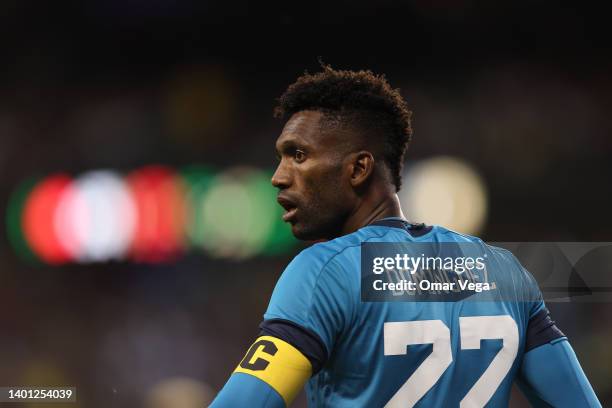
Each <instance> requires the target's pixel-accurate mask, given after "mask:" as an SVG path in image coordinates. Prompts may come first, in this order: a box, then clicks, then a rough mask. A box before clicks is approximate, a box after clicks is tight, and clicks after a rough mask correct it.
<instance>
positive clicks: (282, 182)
mask: <svg viewBox="0 0 612 408" xmlns="http://www.w3.org/2000/svg"><path fill="white" fill-rule="evenodd" d="M270 181H271V182H272V185H273V186H274V187H276V188H278V189H281V190H282V189H285V188H287V187H289V185H290V184H291V180H290V177H289V172H288V171H287V169H286V168H285V166H284V165H283V162H282V161H281V162H280V163H279V164H278V167H277V168H276V171H275V172H274V174H273V175H272V179H271V180H270Z"/></svg>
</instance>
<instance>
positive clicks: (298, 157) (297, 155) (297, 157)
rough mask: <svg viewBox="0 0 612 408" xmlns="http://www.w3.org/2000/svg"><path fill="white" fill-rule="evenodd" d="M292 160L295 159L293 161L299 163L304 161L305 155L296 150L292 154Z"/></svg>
mask: <svg viewBox="0 0 612 408" xmlns="http://www.w3.org/2000/svg"><path fill="white" fill-rule="evenodd" d="M293 158H294V159H295V161H297V162H300V163H301V162H303V161H304V160H306V153H304V152H303V151H302V150H296V151H295V153H294V154H293Z"/></svg>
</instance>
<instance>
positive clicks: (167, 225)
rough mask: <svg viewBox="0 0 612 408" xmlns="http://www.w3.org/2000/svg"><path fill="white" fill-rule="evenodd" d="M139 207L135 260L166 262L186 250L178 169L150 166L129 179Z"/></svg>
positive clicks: (132, 255)
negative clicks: (176, 172)
mask: <svg viewBox="0 0 612 408" xmlns="http://www.w3.org/2000/svg"><path fill="white" fill-rule="evenodd" d="M127 184H128V186H129V188H130V189H131V192H132V195H133V197H134V202H135V205H136V228H135V231H134V237H133V241H132V246H131V251H130V252H131V257H132V258H133V259H134V260H136V261H141V262H152V263H156V262H164V261H167V260H170V259H172V258H174V257H175V256H176V255H178V253H179V252H181V250H182V249H183V244H184V223H185V206H184V191H183V186H182V182H181V179H180V178H179V177H178V176H176V174H175V172H174V170H172V169H169V168H167V167H163V166H147V167H144V168H142V169H139V170H136V171H134V172H133V173H131V174H130V175H129V176H128V177H127Z"/></svg>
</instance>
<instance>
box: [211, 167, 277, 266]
mask: <svg viewBox="0 0 612 408" xmlns="http://www.w3.org/2000/svg"><path fill="white" fill-rule="evenodd" d="M267 180H268V178H267V175H266V174H265V173H263V172H262V171H260V170H255V169H247V168H236V169H231V170H229V171H227V172H225V173H223V174H220V175H219V176H217V177H216V178H215V180H214V181H213V185H212V186H211V187H210V189H209V190H208V192H207V193H206V194H205V196H204V198H203V200H202V213H203V228H204V230H205V231H208V233H207V235H206V239H205V240H204V242H203V243H204V247H205V248H206V249H207V250H208V251H209V252H210V253H211V254H213V255H216V256H221V257H236V258H245V257H249V256H253V255H255V254H257V253H260V252H261V251H263V249H264V248H265V247H266V245H267V242H268V239H269V237H270V235H272V233H273V230H274V224H275V219H274V218H275V215H276V211H275V209H274V204H275V203H274V201H273V199H272V200H271V199H270V197H269V195H268V192H267V191H268V190H266V189H262V186H263V185H264V182H265V183H267V182H268V181H267Z"/></svg>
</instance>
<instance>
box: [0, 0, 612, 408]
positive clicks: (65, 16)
mask: <svg viewBox="0 0 612 408" xmlns="http://www.w3.org/2000/svg"><path fill="white" fill-rule="evenodd" d="M606 19H607V14H606V13H605V12H604V10H598V9H596V8H594V7H591V6H587V5H581V6H577V5H575V4H573V5H562V4H557V3H553V2H546V1H532V2H514V1H497V2H493V3H491V2H477V1H468V0H466V1H412V2H403V3H400V2H391V1H379V2H348V1H346V2H334V3H314V2H313V3H296V4H291V3H288V2H269V3H267V4H265V5H260V4H255V3H246V2H242V1H233V2H195V1H194V2H173V1H169V0H155V1H143V0H130V1H118V0H107V1H83V2H74V3H70V2H36V1H5V2H2V4H1V5H0V34H1V35H0V46H1V50H2V64H1V66H0V206H2V210H3V211H4V210H5V209H6V203H7V201H8V198H9V196H10V194H11V192H12V191H13V189H14V188H15V187H16V186H17V185H18V184H19V183H20V182H21V181H22V180H24V179H26V178H27V177H30V176H33V175H46V174H51V173H54V172H57V171H67V172H69V173H71V174H74V175H78V174H80V173H82V172H85V171H88V170H91V169H97V168H113V169H116V170H118V171H120V172H128V171H130V170H133V169H136V168H138V167H140V166H144V165H147V164H151V163H162V164H166V165H169V166H174V167H180V166H184V165H189V164H207V165H213V166H216V167H217V168H220V169H226V168H232V167H234V166H238V165H249V166H255V167H259V168H262V169H272V168H273V166H274V165H275V161H274V152H273V142H274V140H275V138H276V137H277V135H278V134H279V132H280V129H281V128H282V122H279V121H278V120H276V119H274V118H273V117H272V109H273V107H274V105H275V98H277V97H278V96H279V95H280V94H281V93H282V92H283V90H284V89H285V87H286V86H287V85H288V84H290V83H291V82H293V80H295V78H296V77H297V76H299V75H300V74H301V73H303V72H304V70H306V69H307V70H309V71H316V70H317V69H318V66H319V63H318V58H319V57H321V58H322V59H323V61H325V62H326V63H329V64H331V65H332V66H334V67H336V68H343V69H371V70H373V71H375V72H378V73H384V74H385V75H386V76H387V78H388V79H389V80H390V82H391V84H392V85H393V86H394V87H399V88H400V89H401V92H402V95H403V96H404V97H405V98H406V100H407V101H408V103H409V105H410V107H411V108H412V109H413V111H414V123H413V125H414V129H415V134H414V141H413V144H412V146H411V148H410V150H409V152H408V155H407V164H410V163H415V162H418V161H419V160H423V159H427V158H430V157H434V156H439V155H446V156H452V157H455V158H459V159H461V160H463V161H465V162H467V163H469V164H470V165H471V166H472V167H473V168H474V169H475V170H476V171H477V172H478V173H479V174H480V176H481V177H482V178H483V180H484V183H485V185H486V190H487V192H488V193H487V194H488V214H487V217H486V223H485V224H484V226H483V228H481V230H480V231H479V235H480V236H481V237H483V238H484V239H486V240H488V241H612V234H611V232H610V231H612V218H611V217H610V216H609V214H608V211H609V209H610V207H611V206H612V194H611V193H612V192H611V187H610V175H611V174H612V164H611V161H610V158H611V152H612V137H611V136H612V135H611V133H612V121H611V120H610V115H609V112H608V111H609V107H610V106H612V104H611V102H612V101H611V95H612V93H611V91H612V81H611V79H610V75H609V73H610V72H611V68H612V64H611V63H612V56H611V53H610V49H609V40H610V38H609V36H608V33H607V30H606V25H607V24H606V23H607V21H606ZM185 90H187V91H185ZM189 90H192V91H193V94H192V93H189V92H188V91H189ZM424 221H427V220H424ZM0 242H1V243H2V246H1V247H0V281H1V282H2V283H1V284H0V302H2V303H1V304H2V308H0V322H2V330H1V331H0V359H1V361H2V364H0V385H27V384H32V385H35V384H37V385H43V384H48V385H51V384H64V385H66V384H70V385H74V386H76V387H77V388H78V397H79V402H78V403H77V404H72V405H70V406H71V407H77V406H78V407H135V406H142V405H144V404H145V401H146V399H147V398H153V397H151V395H153V394H154V392H160V391H159V389H160V388H159V387H156V384H159V383H160V382H162V381H167V380H168V379H172V378H181V379H182V380H180V381H178V382H177V383H179V385H180V386H181V387H185V388H180V387H179V386H176V387H179V388H175V389H174V391H173V390H170V391H167V390H166V394H168V395H173V396H174V398H178V397H177V396H176V395H178V394H180V395H182V396H183V397H184V396H185V395H188V394H189V392H193V393H195V394H194V395H195V396H194V397H193V398H192V400H190V401H192V402H193V401H198V398H205V397H198V396H197V395H199V394H198V392H200V393H205V392H213V393H214V392H215V391H216V390H217V389H219V388H220V387H221V386H222V384H223V382H224V381H225V379H226V378H227V377H228V375H229V374H230V372H231V370H232V369H233V367H234V366H235V364H236V363H237V361H238V360H239V359H240V358H241V356H242V353H243V352H244V351H245V350H246V348H247V347H248V345H249V344H250V342H251V341H252V339H253V338H254V336H255V335H256V333H257V325H258V323H259V321H260V320H261V316H262V314H263V312H264V310H265V307H266V305H267V301H268V299H269V296H270V294H271V291H272V289H273V287H274V283H275V281H276V279H277V278H278V276H279V274H280V273H281V271H282V269H283V267H284V266H285V265H286V264H287V262H288V261H289V260H290V259H291V257H292V256H293V255H294V254H295V253H296V252H297V251H298V250H299V247H298V248H295V249H294V250H292V251H289V252H287V253H286V254H284V255H282V256H277V257H254V258H251V259H248V260H242V261H236V260H232V259H226V260H222V259H213V258H211V257H209V256H207V255H206V254H203V253H201V252H190V253H189V254H186V255H185V256H183V257H181V258H179V259H178V260H176V261H175V262H166V263H163V264H159V265H146V264H137V263H131V262H109V263H101V264H90V265H72V264H70V265H64V266H59V267H58V266H41V265H39V266H33V265H30V264H28V263H27V262H24V261H23V260H22V259H21V258H19V257H17V255H16V253H15V251H14V250H13V249H12V248H11V247H10V246H9V245H8V240H7V239H6V237H3V238H2V241H0ZM601 273H602V274H604V273H612V271H610V266H609V265H602V270H601ZM549 306H550V309H551V311H552V313H553V315H554V316H555V318H556V319H557V321H558V323H559V325H560V327H561V328H562V329H563V330H564V331H565V332H566V334H567V335H568V337H569V338H570V340H571V341H572V344H573V346H574V348H575V350H576V353H577V355H578V357H579V358H580V360H581V363H582V365H583V368H584V369H585V372H586V373H587V375H588V376H589V378H590V380H591V382H592V384H593V386H594V388H595V390H596V392H597V394H598V396H599V398H600V399H601V401H602V403H603V405H604V406H605V405H607V403H610V401H612V388H611V386H610V385H611V384H612V382H611V381H610V379H611V378H612V372H611V368H610V367H612V354H611V352H610V351H609V350H610V348H609V343H610V341H611V340H612V328H611V327H610V321H611V316H612V309H611V304H610V303H583V304H576V303H573V302H566V303H554V302H553V303H550V304H549ZM175 385H176V383H175ZM207 387H208V388H207ZM177 389H178V390H179V391H176V390H177ZM184 389H188V390H190V391H189V392H188V391H184ZM207 389H208V390H209V391H206V390H207ZM156 390H157V391H156ZM189 395H191V394H189ZM515 397H517V398H516V399H515V400H514V402H513V406H523V402H521V398H520V397H518V396H515ZM168 398H173V397H168ZM184 398H186V399H189V397H184ZM158 403H159V401H158ZM150 404H153V403H150ZM159 404H161V403H159ZM172 404H174V405H157V406H176V407H179V405H178V403H177V402H175V403H172ZM186 404H187V405H185V407H190V406H191V405H189V401H187V402H186ZM298 404H303V400H300V402H299V403H298ZM15 406H17V405H15ZM24 406H25V405H24ZM33 406H36V405H35V404H31V405H28V407H33ZM58 406H59V405H58ZM151 406H152V405H151ZM180 406H181V407H182V405H180Z"/></svg>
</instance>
